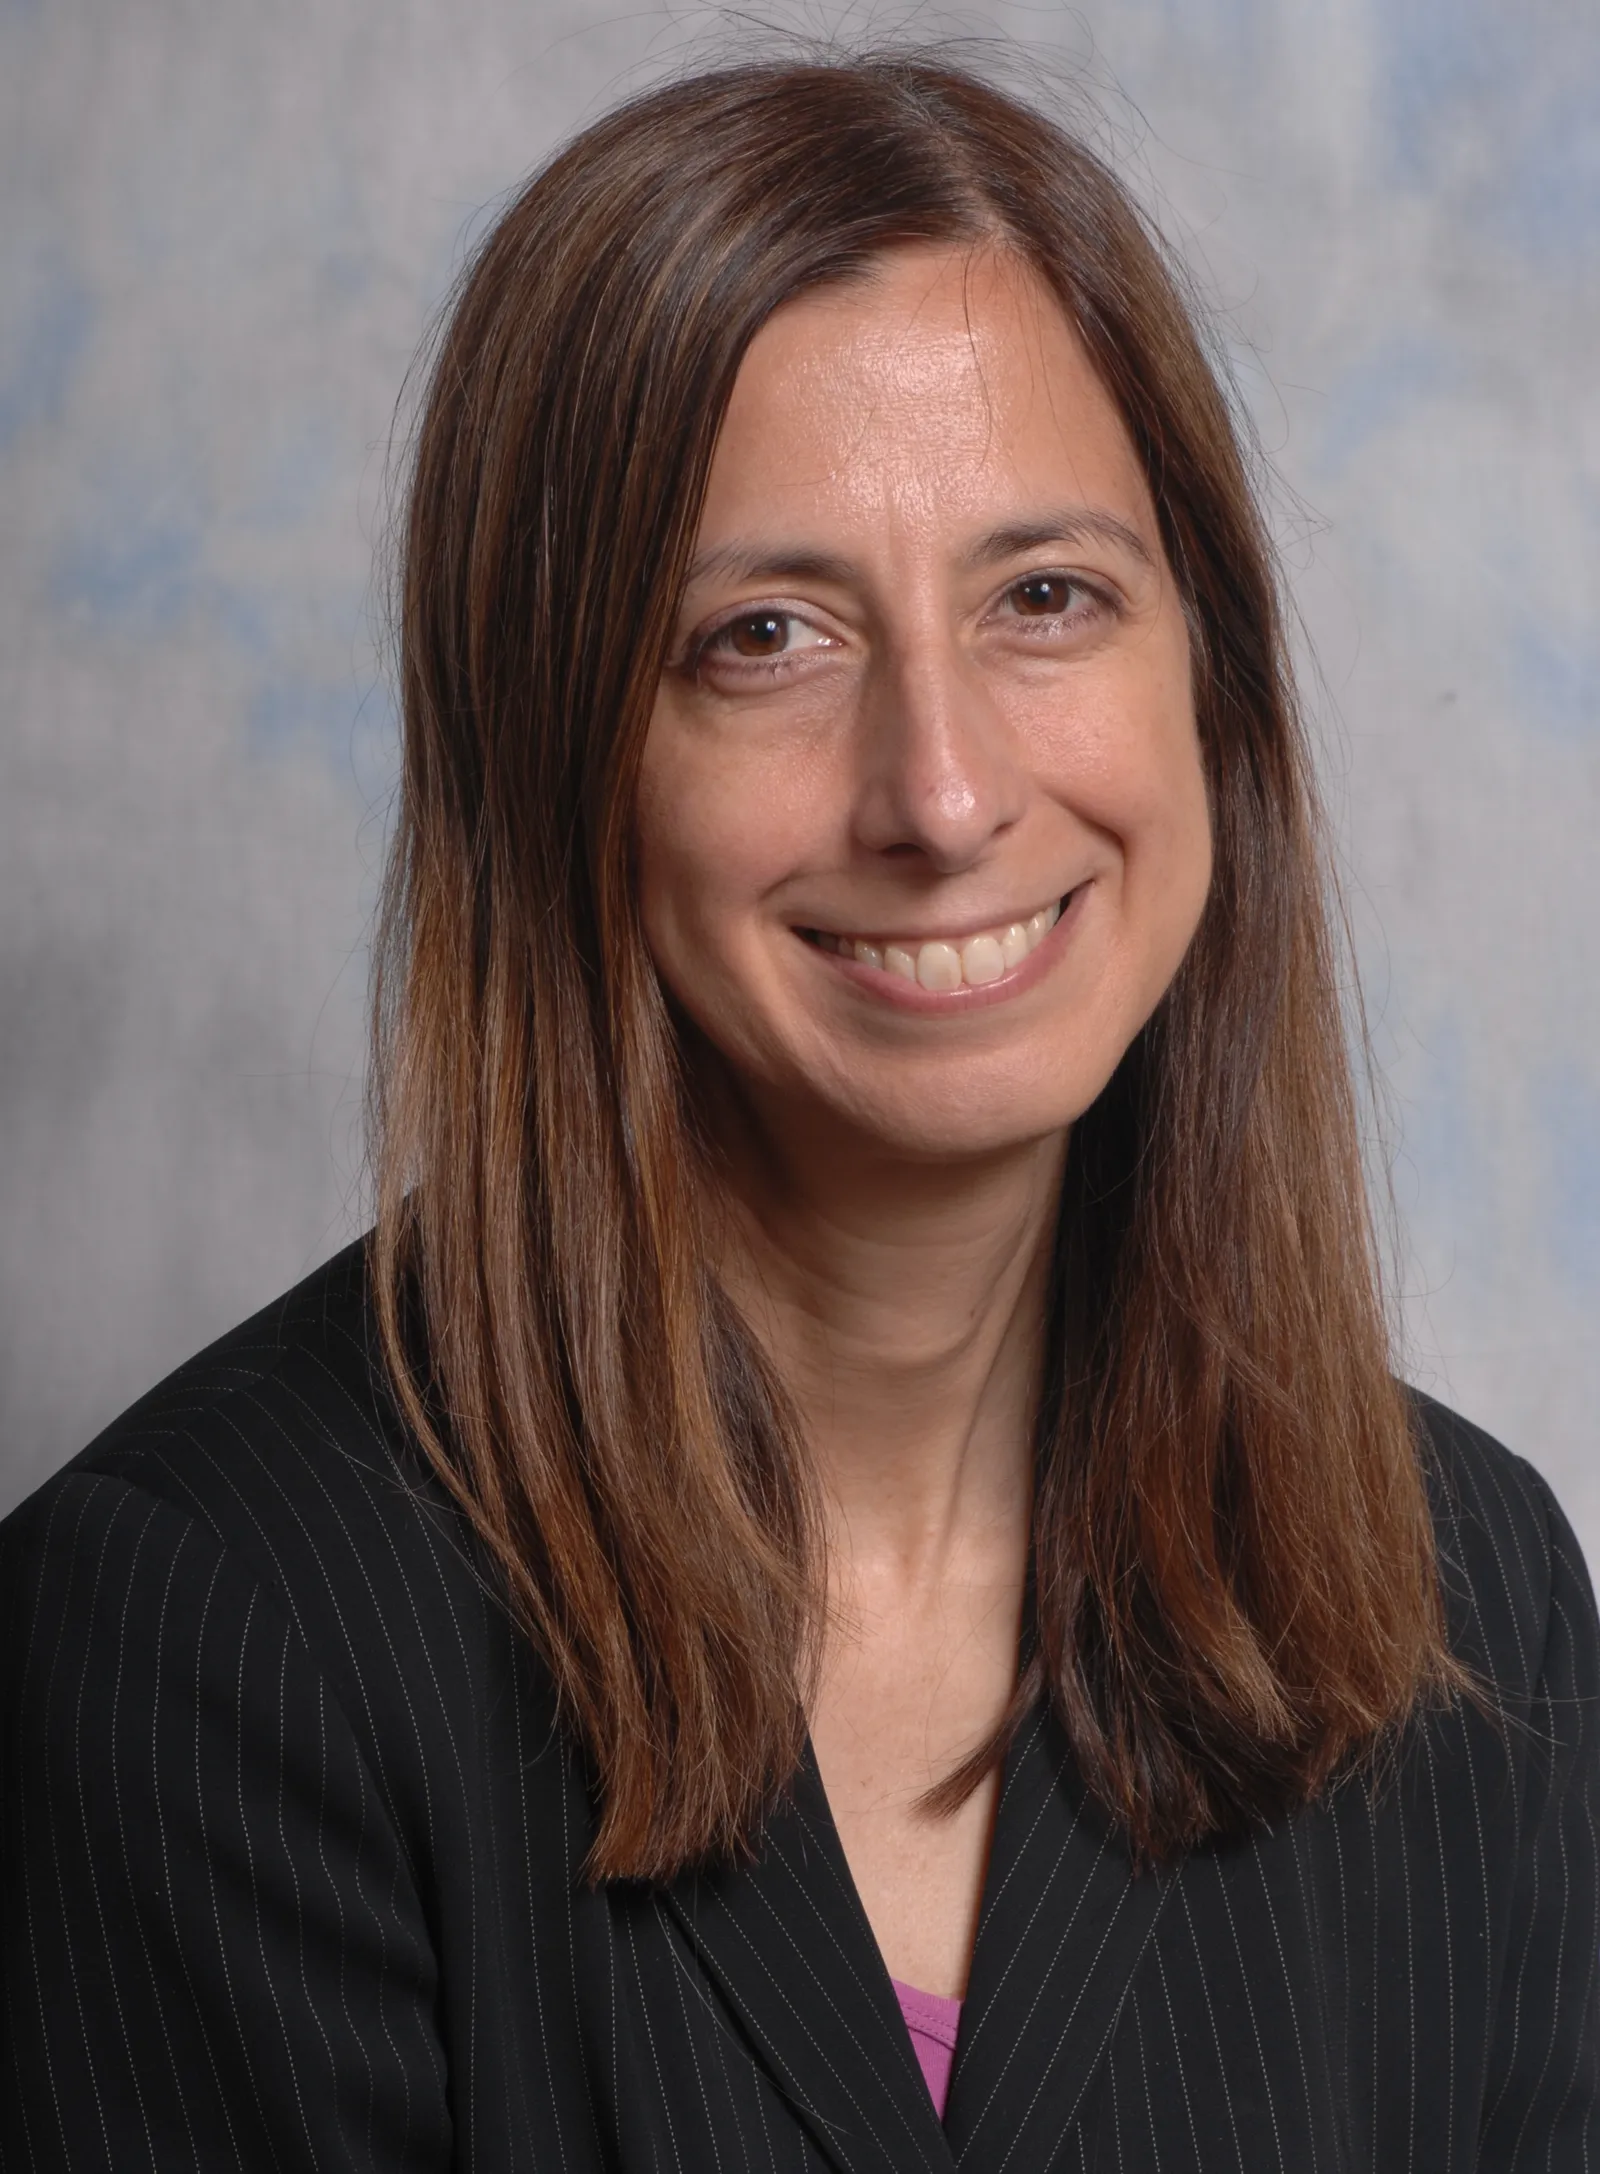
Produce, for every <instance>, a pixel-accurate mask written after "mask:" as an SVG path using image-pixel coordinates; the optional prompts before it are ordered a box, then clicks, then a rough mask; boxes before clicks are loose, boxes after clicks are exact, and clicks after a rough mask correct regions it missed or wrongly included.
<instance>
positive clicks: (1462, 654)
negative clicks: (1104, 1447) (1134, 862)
mask: <svg viewBox="0 0 1600 2174" xmlns="http://www.w3.org/2000/svg"><path fill="white" fill-rule="evenodd" d="M790 19H791V20H798V21H800V22H801V23H802V25H803V26H809V27H810V28H812V29H821V28H827V27H829V26H840V27H842V28H843V29H844V30H845V31H846V32H847V33H848V34H849V35H852V36H856V37H859V36H862V35H870V34H871V33H872V31H873V30H876V31H877V32H879V33H880V34H885V33H893V32H896V31H899V30H903V29H906V28H909V29H911V30H912V31H914V32H921V33H922V34H925V35H936V34H939V33H941V32H947V31H950V30H952V29H954V30H961V29H965V30H969V31H970V30H975V29H976V30H982V29H985V28H987V29H988V30H990V31H992V32H994V33H997V34H1000V35H1002V36H1003V37H1005V38H1006V39H1008V40H1010V41H1012V42H1013V44H1014V45H1015V46H1016V47H1017V48H1019V49H1020V53H1021V58H1022V73H1023V75H1024V77H1026V75H1027V74H1028V73H1029V72H1030V67H1031V65H1032V64H1031V63H1030V62H1029V60H1028V56H1029V55H1033V56H1036V58H1037V62H1038V72H1040V73H1041V74H1043V75H1045V76H1046V77H1049V78H1052V79H1055V80H1058V81H1066V80H1069V79H1070V78H1071V77H1072V76H1073V74H1074V73H1075V72H1076V73H1077V74H1078V75H1079V76H1081V77H1084V78H1086V80H1087V81H1088V82H1089V83H1090V84H1091V85H1092V86H1098V88H1099V96H1100V99H1101V103H1102V105H1103V107H1104V110H1105V113H1106V115H1107V137H1106V140H1107V141H1108V142H1109V143H1110V144H1111V146H1112V148H1113V150H1114V152H1115V154H1116V156H1117V159H1118V163H1119V165H1120V166H1121V169H1122V170H1123V171H1124V173H1126V174H1127V175H1128V176H1129V177H1130V178H1131V179H1132V180H1133V182H1134V184H1135V187H1136V189H1137V190H1138V192H1139V193H1140V194H1141V196H1142V197H1143V198H1144V199H1145V201H1146V202H1147V203H1150V204H1152V205H1154V206H1155V207H1156V208H1157V210H1158V213H1159V215H1160V216H1161V218H1162V220H1163V222H1164V224H1165V225H1166V226H1167V228H1168V230H1169V231H1170V232H1173V233H1174V234H1175V235H1176V236H1177V237H1178V238H1179V239H1180V241H1181V242H1182V243H1183V244H1184V246H1185V247H1186V249H1187V252H1188V254H1189V256H1190V258H1191V261H1192V262H1193V263H1194V264H1195V266H1196V269H1197V271H1198V273H1199V276H1200V279H1201V284H1202V287H1203V289H1204V291H1205V292H1206V293H1207V294H1208V295H1209V296H1210V297H1211V299H1212V301H1213V303H1214V304H1215V305H1216V307H1217V309H1218V311H1219V313H1220V315H1219V322H1220V324H1221V327H1222V330H1223V333H1224V335H1225V337H1226V338H1227V340H1228V342H1229V345H1230V348H1231V351H1232V353H1233V356H1234V362H1235V367H1236V369H1237V371H1238V373H1239V377H1240V382H1241V385H1242V387H1243V390H1244V394H1245V396H1246V399H1247V401H1248V404H1249V406H1250V408H1251V410H1252V412H1253V414H1254V416H1255V418H1256V421H1257V424H1258V427H1259V429H1260V432H1261V435H1262V438H1263V441H1264V443H1265V446H1266V449H1267V451H1268V453H1269V454H1270V456H1271V458H1272V461H1273V463H1274V465H1275V468H1276V470H1277V473H1278V475H1279V477H1280V478H1281V487H1280V489H1279V491H1278V495H1277V501H1276V512H1277V519H1278V525H1279V530H1280V534H1281V535H1282V537H1283V539H1284V542H1285V547H1286V551H1287V555H1288V559H1289V563H1290V565H1291V568H1292V570H1293V574H1294V580H1295V585H1296V594H1297V597H1298V601H1299V604H1300V607H1301V610H1302V612H1303V614H1304V617H1305V621H1306V627H1307V633H1308V636H1309V641H1310V644H1311V647H1312V648H1313V649H1314V652H1315V656H1316V660H1317V664H1318V667H1319V672H1318V675H1317V676H1316V677H1315V678H1313V679H1312V680H1311V681H1310V683H1309V685H1308V693H1309V695H1310V698H1311V703H1312V708H1313V712H1314V716H1315V719H1316V724H1317V730H1318V734H1319V739H1320V744H1321V746H1322V750H1323V758H1324V767H1325V772H1326V777H1327V784H1328V791H1329V798H1330V804H1331V808H1332V812H1333V815H1334V819H1335V823H1336V828H1337V832H1338V837H1339V842H1340V850H1341V855H1342V860H1343V865H1344V871H1345V877H1346V881H1347V884H1348V887H1349V892H1350V903H1351V908H1352V913H1353V917H1354V923H1355V928H1356V933H1357V940H1358V949H1359V954H1360V961H1361V966H1362V971H1363V977H1364V982H1365V988H1366V995H1367V1003H1368V1008H1369V1012H1370V1016H1371V1022H1372V1027H1373V1041H1374V1047H1375V1052H1376V1056H1377V1059H1378V1062H1379V1065H1380V1067H1381V1070H1382V1073H1383V1076H1384V1079H1385V1082H1386V1110H1387V1120H1388V1126H1389V1135H1390V1149H1391V1155H1392V1166H1393V1182H1394V1190H1395V1193H1396V1196H1397V1199H1398V1203H1399V1207H1400V1211H1401V1215H1402V1218H1403V1221H1404V1225H1405V1233H1406V1237H1405V1243H1404V1246H1403V1248H1402V1251H1401V1253H1400V1257H1399V1260H1398V1264H1397V1273H1398V1279H1399V1288H1400V1293H1401V1297H1402V1300H1403V1307H1404V1315H1405V1325H1406V1335H1407V1343H1408V1350H1407V1366H1408V1371H1409V1372H1410V1374H1411V1377H1412V1378H1413V1379H1414V1380H1416V1381H1418V1382H1420V1383H1421V1384H1422V1385H1423V1386H1424V1387H1427V1388H1429V1389H1431V1390H1432V1391H1433V1392H1434V1393H1436V1394H1438V1395H1440V1396H1442V1397H1444V1398H1445V1399H1446V1400H1447V1401H1449V1402H1452V1403H1455V1404H1457V1405H1459V1406H1460V1407H1461V1408H1462V1409H1464V1410H1465V1411H1466V1412H1467V1413H1468V1414H1469V1415H1470V1416H1471V1417H1473V1418H1474V1419H1477V1420H1478V1421H1480V1422H1481V1423H1483V1424H1485V1425H1486V1426H1488V1427H1489V1428H1491V1429H1492V1430H1493V1431H1494V1432H1496V1433H1497V1434H1499V1435H1500V1436H1501V1437H1502V1439H1504V1440H1505V1441H1506V1442H1508V1443H1509V1444H1510V1445H1511V1446H1512V1447H1513V1448H1515V1449H1518V1450H1520V1451H1522V1452H1524V1453H1525V1454H1526V1455H1528V1456H1529V1457H1531V1458H1532V1459H1533V1461H1534V1462H1535V1463H1536V1464H1538V1465H1539V1466H1540V1467H1541V1468H1542V1469H1543V1470H1544V1471H1545V1472H1546V1473H1547V1474H1548V1475H1549V1477H1550V1478H1551V1479H1552V1480H1553V1481H1554V1482H1555V1484H1556V1486H1557V1488H1558V1490H1559V1491H1560V1493H1561V1495H1562V1497H1563V1499H1564V1501H1565V1503H1566V1505H1567V1507H1568V1509H1569V1511H1570V1512H1571V1514H1572V1516H1573V1519H1574V1522H1575V1523H1576V1524H1577V1526H1578V1529H1579V1533H1580V1535H1581V1537H1582V1538H1583V1541H1584V1544H1585V1546H1586V1548H1587V1549H1588V1551H1589V1555H1590V1560H1591V1562H1593V1563H1595V1564H1597V1565H1600V1454H1597V1450H1600V1424H1597V1415H1600V933H1597V928H1600V845H1597V831H1600V365H1597V360H1596V358H1597V356H1600V121H1597V119H1596V116H1597V115H1600V9H1596V8H1592V7H1588V6H1584V5H1581V4H1580V0H1117V4H1115V5H1112V4H1107V5H1104V6H1098V5H1091V6H1089V7H1087V8H1086V9H1084V10H1081V11H1080V10H1076V9H1074V10H1067V9H1064V8H1058V7H1053V6H1048V5H1040V6H1029V7H1017V6H1008V5H1002V4H999V0H993V4H992V5H991V6H990V7H989V8H988V9H987V10H981V9H980V10H975V9H972V8H968V9H967V10H966V11H965V12H964V13H963V14H961V15H960V16H952V15H950V14H948V13H944V12H934V11H932V10H929V11H925V12H921V13H910V12H907V11H904V10H897V11H896V12H895V13H893V14H892V15H891V14H889V13H887V12H882V11H880V12H879V13H877V14H876V15H867V14H864V13H861V12H856V13H854V14H851V15H847V16H841V15H839V14H829V15H824V14H822V13H819V12H818V13H810V14H807V15H806V16H804V17H801V18H790ZM719 35H721V34H720V33H719V31H718V26H717V23H716V20H715V18H713V17H711V16H708V15H706V14H704V13H690V12H685V13H681V14H678V15H669V14H666V13H663V12H634V13H623V12H622V11H621V10H620V9H619V8H617V7H614V6H602V5H600V4H598V0H574V4H568V5H556V4H552V0H536V4H524V5H515V6H514V5H509V4H504V0H460V4H446V0H426V4H415V0H386V4H383V5H379V4H378V0H276V4H275V5H274V6H272V7H270V8H259V7H258V8H245V7H243V6H236V5H225V6H221V7H214V6H212V7H203V6H201V5H199V4H197V0H140V5H139V6H138V7H136V8H130V7H128V6H127V5H126V4H125V0H67V4H63V5H45V4H44V0H4V5H0V123H3V125H0V184H3V193H4V215H3V219H0V507H3V509H4V515H3V519H0V734H3V740H0V1512H3V1511H4V1509H6V1508H8V1507H9V1506H10V1504H11V1503H12V1502H13V1501H15V1500H16V1499H18V1498H19V1497H20V1496H21V1495H22V1494H23V1493H25V1492H26V1491H27V1490H28V1489H29V1488H31V1487H32V1486H34V1485H35V1484H37V1482H38V1481H39V1480H41V1479H43V1478H44V1477H45V1475H46V1474H47V1473H48V1472H49V1471H50V1470H52V1469H53V1468H54V1466H55V1465H57V1464H58V1463H60V1462H61V1461H62V1460H63V1459H64V1458H66V1457H68V1456H69V1455H71V1454H72V1453H74V1452H75V1451H76V1450H77V1449H79V1448H80V1447H81V1446H82V1445H83V1444H84V1442H86V1441H87V1440H88V1438H89V1437H90V1436H91V1435H92V1434H93V1433H94V1432H95V1431H96V1430H97V1429H98V1428H99V1427H100V1426H101V1425H103V1424H104V1422H105V1421H107V1420H108V1419H110V1418H111V1417H112V1416H113V1415H114V1414H115V1413H116V1412H117V1411H118V1410H119V1409H120V1408H121V1407H122V1406H123V1405H124V1404H125V1403H127V1402H128V1401H130V1400H131V1399H132V1398H133V1397H134V1396H135V1395H137V1394H138V1393H140V1392H141V1391H142V1390H143V1389H145V1388H146V1387H148V1386H149V1385H150V1384H151V1383H153V1382H154V1381H155V1380H157V1379H158V1378H159V1377H160V1376H161V1375H162V1374H163V1373H165V1372H166V1371H168V1370H169V1369H170V1368H171V1367H172V1366H174V1365H175V1364H176V1363H177V1362H178V1361H180V1360H181V1359H183V1358H184V1357H186V1356H187V1355H188V1354H189V1353H190V1352H191V1351H193V1350H194V1349H196V1348H197V1347H198V1346H199V1345H201V1344H203V1343H205V1342H207V1341H208V1340H209V1339H210V1338H211V1337H212V1336H214V1335H215V1334H217V1333H219V1332H220V1331H221V1330H223V1329H224V1328H226V1327H228V1326H229V1325H230V1324H231V1323H232V1322H234V1321H236V1320H237V1319H239V1318H240V1317H242V1316H243V1315H244V1314H245V1313H247V1312H249V1311H251V1310H253V1309H254V1308H255V1307H257V1306H258V1305H260V1304H262V1303H263V1302H264V1301H266V1300H267V1299H269V1298H271V1297H272V1296H273V1295H274V1294H275V1293H276V1292H278V1291H279V1290H281V1289H282V1288H284V1287H285V1286H286V1285H288V1284H289V1283H291V1282H292V1281H294V1280H296V1279H297V1278H298V1277H299V1276H300V1275H302V1274H303V1273H304V1272H305V1271H306V1270H308V1269H309V1268H311V1267H312V1266H314V1265H315V1264H316V1262H317V1261H319V1260H320V1259H322V1258H323V1257H325V1256H326V1255H327V1254H328V1253H329V1252H331V1251H332V1250H334V1248H335V1247H336V1246H337V1245H339V1244H341V1243H343V1242H344V1241H345V1239H347V1238H348V1237H350V1236H353V1235H354V1234H355V1232H356V1231H357V1230H359V1229H360V1228H362V1227H363V1223H364V1191H363V1183H362V1135H361V1069H362V1057H363V1048H362V1044H363V1031H364V1004H365V978H366V967H367V959H366V948H365V946H366V936H367V928H368V922H369V917H370V914H371V910H372V905H373V899H374V893H375V887H376V878H377V872H378V868H379V865H380V861H381V856H382V848H383V840H384V836H385V830H386V823H387V816H388V799H389V793H390V790H391V786H392V780H393V775H394V761H395V737H394V720H393V708H392V703H391V699H390V694H389V689H388V683H387V681H386V679H385V677H384V674H383V671H382V668H381V664H380V656H379V642H378V636H379V633H380V631H381V629H380V624H379V622H380V618H381V599H380V597H379V595H378V594H377V592H375V590H374V587H373V583H372V575H371V569H372V562H373V555H374V549H375V547H376V546H377V545H378V544H379V542H380V541H381V533H382V524H383V518H384V477H385V468H386V462H387V457H388V441H389V434H390V429H391V422H392V418H393V411H394V404H395V400H396V396H397V393H398V391H399V388H400V386H401V383H402V379H403V377H404V374H405V371H406V367H407V364H408V361H409V359H410V357H411V355H412V353H413V350H414V348H415V346H416V344H417V341H418V338H419V336H420V334H421V331H422V329H423V326H424V323H425V320H426V318H427V316H428V314H429V312H430V311H431V310H432V309H433V308H434V307H435V306H436V305H437V303H438V302H439V301H440V299H441V298H442V296H443V295H444V293H445V291H446V289H447V287H448V285H449V282H450V280H451V278H452V276H453V274H454V272H455V271H456V270H457V268H458V267H459V265H460V263H461V261H462V256H463V253H464V250H465V249H466V248H467V247H468V246H469V244H470V242H471V239H472V238H473V236H474V235H475V234H477V233H479V232H481V231H482V224H483V217H484V212H485V207H489V206H492V203H493V201H494V200H495V199H496V198H497V197H498V196H500V194H501V193H502V192H504V191H505V190H506V189H507V188H508V187H509V186H511V185H512V184H513V183H514V182H515V181H516V180H517V179H518V178H519V177H520V176H521V175H522V174H523V173H525V172H526V171H527V169H528V168H529V167H530V166H532V165H533V164H534V163H535V162H536V161H537V160H538V159H539V158H540V157H541V156H542V155H543V154H544V153H545V152H546V151H547V150H548V149H549V148H550V147H551V146H552V145H553V144H554V143H555V142H556V141H557V140H558V139H559V138H560V137H562V136H564V135H565V134H567V133H569V132H570V131H571V130H572V128H574V127H575V126H576V125H578V124H579V123H581V122H582V121H583V120H585V119H587V118H589V117H591V116H592V115H594V114H595V113H596V112H597V111H598V110H600V108H601V107H603V106H604V105H605V104H607V103H609V102H610V101H611V100H612V99H613V98H614V97H615V96H616V95H618V94H619V93H620V92H622V91H624V90H626V89H628V88H631V87H634V86H636V85H637V84H640V83H642V82H643V81H646V80H649V79H650V78H651V77H652V76H653V75H654V74H656V73H658V72H660V71H661V70H663V69H665V68H668V67H671V66H672V65H674V56H675V55H677V54H679V53H680V52H681V51H682V50H683V49H684V47H685V46H686V45H692V46H693V47H695V48H696V50H697V52H698V53H699V55H700V57H702V58H710V57H715V55H716V53H717V51H718V41H719ZM736 42H737V45H738V49H739V50H741V51H745V52H749V51H752V50H759V47H760V39H759V36H758V35H755V34H753V33H752V32H751V31H750V30H749V29H748V28H745V29H743V30H741V31H740V32H739V34H738V37H737V41H736ZM620 632H621V630H619V633H620Z"/></svg>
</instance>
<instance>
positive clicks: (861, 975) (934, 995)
mask: <svg viewBox="0 0 1600 2174" xmlns="http://www.w3.org/2000/svg"><path fill="white" fill-rule="evenodd" d="M1088 890H1089V886H1088V884H1087V883H1080V884H1079V885H1078V887H1077V889H1076V890H1075V891H1072V892H1070V893H1069V894H1068V896H1067V902H1066V904H1065V905H1064V906H1063V907H1062V909H1061V914H1060V918H1059V919H1058V920H1057V922H1056V924H1055V926H1054V928H1052V929H1051V930H1050V931H1049V933H1048V934H1047V935H1046V936H1045V937H1044V938H1043V939H1042V940H1041V941H1040V942H1039V943H1037V944H1035V946H1034V948H1033V949H1032V950H1031V951H1030V952H1029V953H1028V956H1027V957H1026V958H1025V959H1024V960H1023V962H1022V964H1021V965H1020V966H1015V967H1013V968H1012V970H1011V972H1010V973H1009V974H1002V975H1001V976H1000V979H999V980H998V981H989V982H985V983H984V985H983V987H982V988H980V989H969V988H967V987H965V986H964V985H963V987H961V988H959V989H925V988H924V987H923V986H922V984H921V982H920V981H907V980H906V979H905V977H904V975H902V974H891V973H888V972H886V971H885V969H884V968H883V967H881V966H863V965H862V964H861V962H860V960H859V959H847V958H845V957H844V956H843V955H842V954H841V953H839V952H837V951H824V950H823V949H822V947H821V945H820V944H807V945H806V949H807V950H808V951H809V952H811V954H812V955H813V957H815V958H816V959H817V960H818V961H819V962H820V963H821V964H822V965H823V966H826V967H829V968H831V969H832V970H833V971H834V972H836V973H839V974H842V975H843V976H844V978H845V979H846V981H848V982H849V983H850V985H851V987H852V988H856V989H859V990H861V992H862V993H863V995H865V996H871V997H875V998H876V999H877V1001H878V1002H879V1003H880V1004H887V1005H889V1006H890V1008H891V1009H892V1010H895V1011H902V1012H912V1013H918V1014H920V1015H921V1016H922V1017H924V1018H947V1017H949V1016H950V1015H951V1014H952V1013H954V1012H970V1011H982V1010H985V1009H987V1007H988V1006H989V1005H991V1004H1006V1003H1009V1002H1010V1000H1011V999H1012V997H1014V996H1023V995H1025V994H1026V993H1027V991H1028V990H1029V989H1031V988H1033V987H1034V986H1035V984H1036V983H1038V982H1041V981H1043V979H1044V977H1045V975H1046V974H1048V973H1049V971H1050V969H1051V968H1052V967H1053V966H1054V965H1055V963H1056V960H1057V959H1058V958H1059V957H1060V955H1061V952H1062V950H1063V948H1064V947H1065V945H1066V944H1068V943H1069V942H1070V941H1071V939H1072V934H1073V931H1074V930H1075V929H1076V928H1077V925H1078V921H1079V919H1080V917H1081V913H1082V907H1083V901H1084V898H1085V896H1086V895H1087V893H1088ZM801 940H802V942H804V938H802V939H801Z"/></svg>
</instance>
